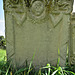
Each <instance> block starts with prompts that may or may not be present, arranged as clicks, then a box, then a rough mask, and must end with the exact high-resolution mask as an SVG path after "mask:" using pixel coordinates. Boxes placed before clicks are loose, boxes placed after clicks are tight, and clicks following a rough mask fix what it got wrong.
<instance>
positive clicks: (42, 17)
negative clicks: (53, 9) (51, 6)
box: [28, 0, 48, 23]
mask: <svg viewBox="0 0 75 75" xmlns="http://www.w3.org/2000/svg"><path fill="white" fill-rule="evenodd" d="M46 10H47V7H46V6H45V2H44V1H41V0H39V1H34V2H33V3H32V6H31V7H30V8H29V9H28V17H29V20H30V21H31V22H33V23H43V22H45V21H46V20H48V13H47V12H46Z"/></svg>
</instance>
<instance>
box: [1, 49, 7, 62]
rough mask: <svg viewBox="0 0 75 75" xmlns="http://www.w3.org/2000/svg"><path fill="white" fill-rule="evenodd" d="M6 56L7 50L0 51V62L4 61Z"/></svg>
mask: <svg viewBox="0 0 75 75" xmlns="http://www.w3.org/2000/svg"><path fill="white" fill-rule="evenodd" d="M5 56H6V50H3V49H0V61H2V60H4V58H5Z"/></svg>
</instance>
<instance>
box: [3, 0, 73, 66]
mask: <svg viewBox="0 0 75 75" xmlns="http://www.w3.org/2000/svg"><path fill="white" fill-rule="evenodd" d="M72 5H73V0H49V1H48V0H29V1H28V0H4V11H5V27H6V41H7V58H8V60H12V63H13V64H14V65H15V66H17V67H21V66H23V65H24V66H25V61H26V60H27V61H28V63H30V61H31V60H32V57H33V55H34V53H35V56H34V60H33V65H34V66H37V67H41V66H45V65H46V64H47V63H51V65H56V64H57V60H58V57H60V65H61V66H64V65H65V62H66V54H67V47H69V49H71V47H70V45H71V37H70V36H71V33H70V29H71V28H70V27H71V12H72ZM58 50H59V52H60V55H59V53H58Z"/></svg>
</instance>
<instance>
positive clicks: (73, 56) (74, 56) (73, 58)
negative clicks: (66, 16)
mask: <svg viewBox="0 0 75 75" xmlns="http://www.w3.org/2000/svg"><path fill="white" fill-rule="evenodd" d="M71 25H72V27H71V28H72V29H71V33H72V36H71V38H72V40H71V41H72V49H71V52H70V63H71V64H72V65H74V64H75V13H72V15H71Z"/></svg>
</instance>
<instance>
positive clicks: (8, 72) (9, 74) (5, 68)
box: [0, 49, 75, 75]
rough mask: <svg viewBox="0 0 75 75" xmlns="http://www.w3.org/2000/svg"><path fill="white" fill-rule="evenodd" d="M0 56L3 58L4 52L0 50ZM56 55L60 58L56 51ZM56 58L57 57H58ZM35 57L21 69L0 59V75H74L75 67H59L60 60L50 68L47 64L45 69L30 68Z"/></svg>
mask: <svg viewBox="0 0 75 75" xmlns="http://www.w3.org/2000/svg"><path fill="white" fill-rule="evenodd" d="M0 51H1V52H0V55H1V54H2V55H1V56H2V57H4V56H5V55H6V54H5V50H0ZM58 55H59V56H60V51H59V49H58ZM59 56H58V57H59ZM34 57H35V53H34V55H33V57H32V60H31V62H30V64H29V65H28V62H27V61H26V63H25V65H26V66H25V67H24V68H21V69H16V68H15V69H14V68H13V67H12V66H11V65H10V64H11V63H10V62H7V61H6V59H5V58H2V60H1V61H0V75H75V66H74V65H73V66H69V65H68V64H67V66H66V67H61V66H60V65H59V63H60V59H59V58H58V63H57V66H56V67H54V66H51V64H50V63H48V64H47V65H46V66H45V67H41V68H39V69H37V70H36V69H35V68H36V67H33V66H32V62H33V59H34ZM0 59H1V57H0ZM67 63H68V62H67Z"/></svg>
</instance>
